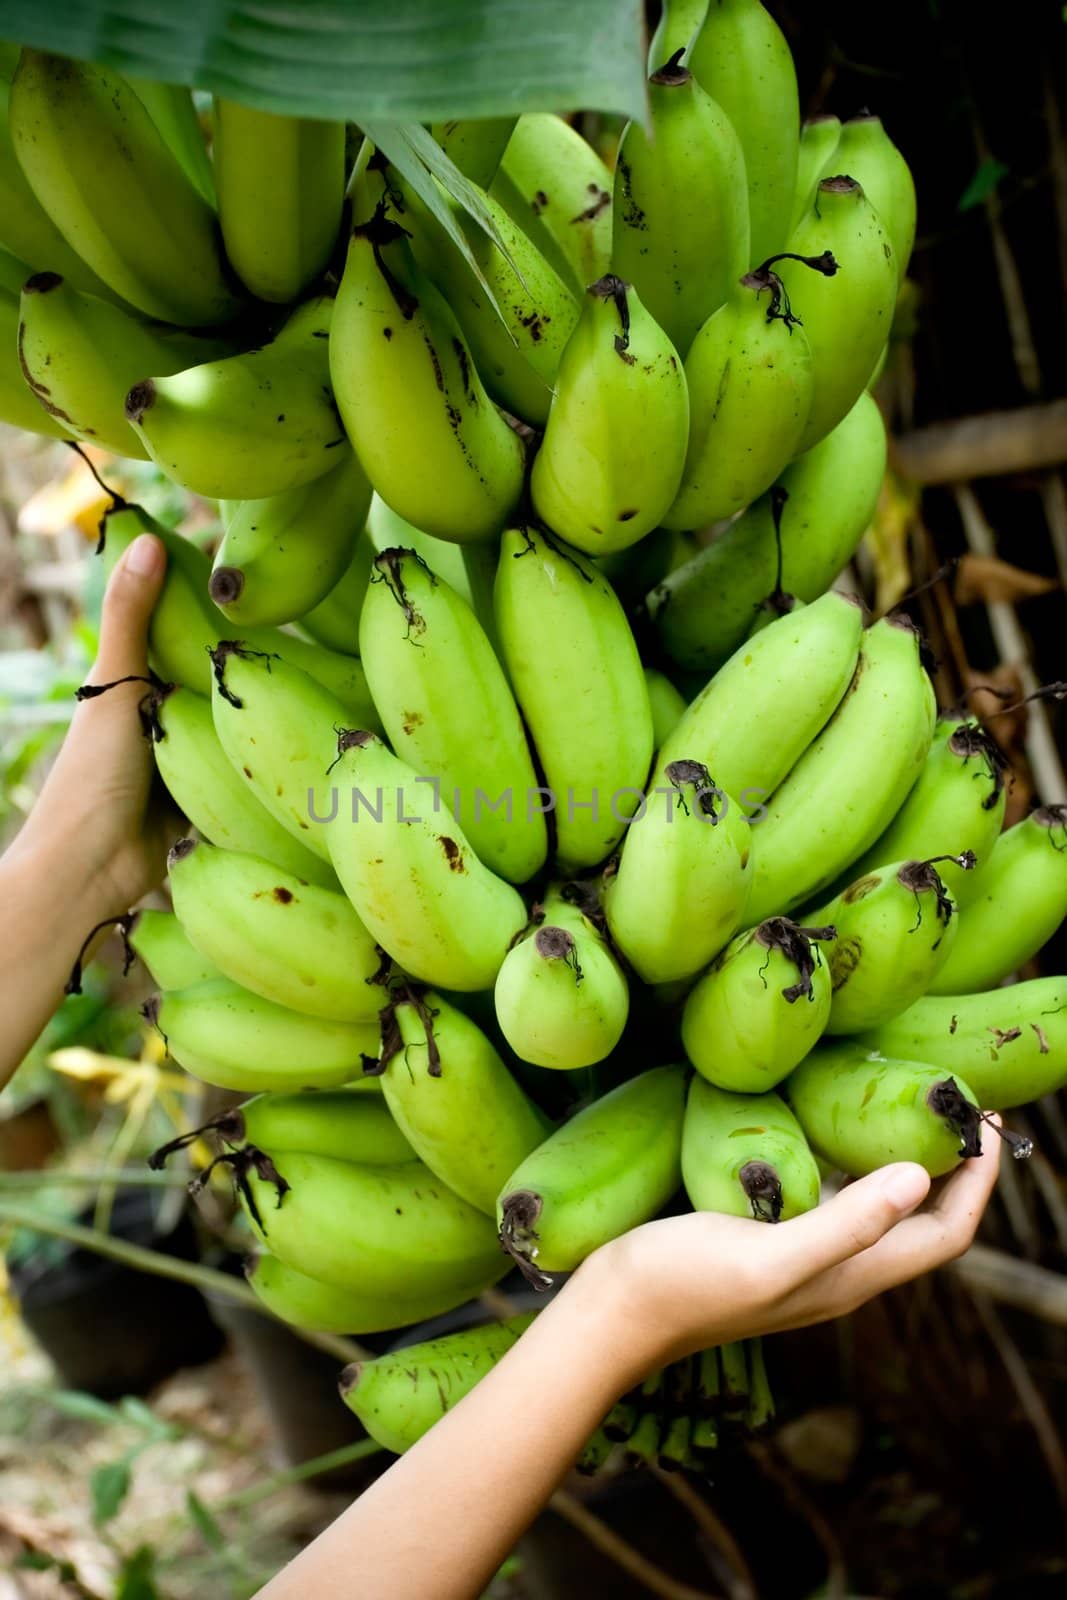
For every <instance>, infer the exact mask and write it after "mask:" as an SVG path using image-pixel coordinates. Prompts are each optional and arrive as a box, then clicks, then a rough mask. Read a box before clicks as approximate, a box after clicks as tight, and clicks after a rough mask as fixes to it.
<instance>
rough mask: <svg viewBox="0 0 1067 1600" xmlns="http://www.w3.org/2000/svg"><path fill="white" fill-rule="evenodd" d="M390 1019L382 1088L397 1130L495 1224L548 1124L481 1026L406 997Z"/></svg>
mask: <svg viewBox="0 0 1067 1600" xmlns="http://www.w3.org/2000/svg"><path fill="white" fill-rule="evenodd" d="M388 1019H389V1020H388V1025H387V1026H386V1027H385V1029H384V1039H385V1043H384V1044H383V1049H382V1055H381V1068H382V1069H384V1070H382V1076H381V1085H382V1093H383V1095H384V1097H385V1103H386V1105H387V1106H388V1107H389V1110H390V1111H391V1112H392V1114H393V1116H394V1118H395V1119H396V1123H397V1126H398V1127H399V1128H400V1129H401V1130H402V1131H403V1133H404V1134H405V1136H406V1137H407V1139H408V1140H409V1141H410V1143H411V1145H412V1146H413V1148H414V1150H415V1153H416V1155H417V1156H418V1157H419V1159H420V1160H421V1161H424V1162H425V1163H426V1165H427V1166H428V1167H429V1169H430V1171H431V1172H432V1173H433V1174H434V1175H435V1177H438V1178H440V1180H441V1182H442V1183H447V1184H448V1187H449V1188H450V1189H451V1190H452V1191H453V1192H454V1193H455V1194H458V1195H460V1196H461V1198H462V1199H464V1200H466V1201H467V1202H468V1204H469V1205H472V1206H474V1207H475V1208H476V1209H477V1210H479V1211H484V1212H486V1213H487V1214H488V1215H489V1216H493V1215H494V1214H495V1211H496V1198H497V1195H498V1194H499V1193H500V1189H501V1186H502V1184H504V1183H506V1181H507V1179H508V1176H509V1175H510V1174H511V1173H512V1172H513V1171H514V1170H515V1168H516V1167H517V1166H518V1164H519V1162H520V1161H523V1160H525V1158H526V1157H527V1156H528V1155H529V1154H530V1151H531V1150H534V1149H536V1148H537V1146H538V1145H539V1144H540V1143H541V1142H542V1141H543V1140H544V1138H545V1137H546V1135H547V1134H548V1132H549V1124H548V1122H547V1119H546V1118H545V1117H544V1115H543V1114H542V1113H541V1112H540V1111H539V1110H538V1109H537V1107H536V1106H535V1105H534V1103H533V1101H532V1100H528V1099H527V1097H526V1095H525V1094H524V1093H523V1092H522V1090H521V1089H520V1088H519V1085H518V1084H517V1083H516V1081H515V1079H514V1078H513V1077H512V1075H511V1073H510V1072H509V1071H508V1069H507V1067H506V1066H505V1065H504V1063H503V1061H502V1060H501V1059H500V1056H499V1055H498V1054H497V1052H496V1051H495V1050H494V1048H493V1046H492V1045H491V1044H490V1042H489V1040H488V1039H487V1038H486V1036H485V1034H484V1033H483V1032H482V1030H481V1029H480V1028H479V1027H478V1026H477V1024H476V1023H474V1022H472V1021H471V1020H470V1018H469V1017H466V1016H464V1015H463V1013H462V1011H458V1010H457V1009H456V1007H455V1006H452V1005H449V1003H448V1001H447V1000H443V999H442V998H441V996H440V995H437V994H434V993H432V992H430V993H425V994H415V993H410V992H407V991H405V990H403V989H401V990H400V991H399V993H398V994H397V995H396V997H395V999H394V1000H393V1003H392V1005H391V1007H390V1010H389V1013H388Z"/></svg>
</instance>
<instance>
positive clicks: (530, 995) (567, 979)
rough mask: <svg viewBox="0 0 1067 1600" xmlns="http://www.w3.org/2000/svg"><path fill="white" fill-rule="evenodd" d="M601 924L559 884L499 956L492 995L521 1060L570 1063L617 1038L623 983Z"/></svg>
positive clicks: (625, 993) (624, 1006) (592, 1057)
mask: <svg viewBox="0 0 1067 1600" xmlns="http://www.w3.org/2000/svg"><path fill="white" fill-rule="evenodd" d="M587 913H588V914H587ZM602 930H603V914H602V913H601V912H600V909H599V906H597V905H596V904H595V903H593V902H592V901H591V900H590V899H588V898H587V897H586V895H585V894H584V893H583V891H582V889H581V888H580V887H579V886H578V885H575V884H567V885H563V886H562V887H557V888H554V889H553V890H551V891H550V892H549V894H548V895H547V897H546V899H545V902H544V905H543V907H541V908H540V909H539V911H538V912H537V913H536V914H535V916H534V919H533V921H532V922H531V924H530V926H529V927H528V928H527V930H526V932H525V934H524V935H523V937H522V938H521V939H519V940H518V941H517V942H516V943H514V944H513V945H512V947H511V949H510V950H509V951H508V953H507V955H506V956H505V957H504V961H503V964H502V966H501V968H500V971H499V972H498V973H497V977H496V987H495V989H494V991H493V999H494V1004H495V1007H496V1018H497V1022H498V1023H499V1025H500V1031H501V1033H502V1034H503V1035H504V1038H505V1039H506V1040H507V1042H508V1044H509V1045H510V1046H511V1048H512V1049H513V1050H514V1052H515V1054H516V1055H517V1056H518V1057H519V1058H520V1060H522V1061H527V1062H530V1063H532V1064H533V1065H535V1066H539V1067H555V1068H561V1069H563V1070H567V1071H569V1070H573V1069H574V1068H577V1067H590V1066H593V1065H594V1063H596V1062H597V1061H603V1060H604V1059H605V1057H606V1056H609V1055H610V1054H611V1052H612V1051H613V1050H614V1049H615V1046H616V1045H617V1044H618V1043H619V1040H620V1039H621V1038H622V1035H623V1031H624V1029H625V1027H626V1019H627V1015H628V1013H629V1009H630V994H629V987H628V985H627V982H626V977H625V975H624V973H623V971H622V969H621V967H620V966H619V963H618V962H617V961H616V959H615V957H614V955H613V954H612V951H611V947H610V945H609V944H608V942H607V939H606V938H605V936H604V933H603V931H602ZM513 1165H515V1163H513ZM505 1176H506V1174H505ZM497 1192H498V1193H499V1186H498V1191H497Z"/></svg>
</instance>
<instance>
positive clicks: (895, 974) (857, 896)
mask: <svg viewBox="0 0 1067 1600" xmlns="http://www.w3.org/2000/svg"><path fill="white" fill-rule="evenodd" d="M969 859H970V858H969V857H965V856H957V857H956V858H955V861H956V865H957V866H961V867H963V868H964V869H966V865H967V862H968V861H969ZM935 860H936V858H935ZM816 915H817V917H818V920H819V921H820V922H828V923H830V924H832V925H833V927H835V928H836V929H837V938H836V940H835V941H834V943H833V945H832V946H831V948H830V952H829V962H830V978H831V981H832V983H833V992H834V993H833V1004H832V1005H831V1007H830V1018H829V1021H828V1022H827V1025H826V1031H827V1033H860V1032H862V1031H863V1030H864V1029H867V1028H876V1027H877V1026H878V1024H879V1023H880V1022H885V1021H886V1020H887V1019H888V1018H889V1017H892V1016H895V1015H896V1013H897V1012H898V1011H903V1010H904V1009H905V1007H907V1006H910V1005H911V1003H912V1001H913V1000H917V999H918V998H919V996H920V995H922V994H925V993H926V991H927V989H928V988H929V987H930V985H931V983H932V982H933V980H934V979H935V978H936V976H937V974H938V972H939V971H940V970H941V969H942V968H943V967H944V965H945V961H946V959H947V957H948V956H949V953H950V951H951V949H952V941H953V940H954V939H955V937H956V929H957V925H958V922H959V918H958V915H957V912H956V902H955V900H954V899H953V898H952V896H951V895H950V894H949V892H948V890H947V889H946V888H945V885H944V883H943V882H942V880H941V877H940V875H939V874H938V871H937V868H936V866H935V864H934V861H903V862H896V863H894V864H893V865H891V866H886V867H881V868H879V870H878V871H877V872H868V873H865V874H864V875H863V876H862V877H860V878H857V879H856V880H855V881H854V882H853V883H851V884H849V886H848V888H847V889H845V890H844V891H843V892H842V893H841V894H840V895H838V897H837V899H836V900H831V901H830V903H829V905H826V906H824V907H823V908H822V909H821V910H820V911H819V912H818V913H816Z"/></svg>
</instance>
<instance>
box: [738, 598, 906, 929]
mask: <svg viewBox="0 0 1067 1600" xmlns="http://www.w3.org/2000/svg"><path fill="white" fill-rule="evenodd" d="M919 644H920V641H919V636H918V634H917V632H916V630H915V627H914V625H913V624H912V623H911V622H909V621H908V619H907V618H906V617H903V616H900V615H892V616H888V617H884V618H883V619H882V621H881V622H877V623H875V625H874V627H873V628H869V629H868V630H867V633H866V636H865V638H864V642H863V647H862V649H861V650H860V656H859V663H858V665H857V667H856V674H855V676H854V678H853V680H852V685H851V687H850V689H849V691H848V693H847V694H846V695H845V698H844V700H842V702H841V704H840V705H839V706H838V708H837V710H836V711H835V712H834V714H833V716H832V717H831V718H830V720H829V722H828V723H827V724H826V726H825V728H824V729H823V731H822V732H821V733H820V734H819V736H818V738H817V739H815V741H814V742H813V743H812V744H811V745H810V746H809V747H808V749H807V750H806V751H805V753H804V755H802V756H801V758H800V760H799V761H798V762H797V764H796V766H795V767H794V768H793V769H792V771H791V772H790V774H789V776H788V777H787V778H786V779H785V781H784V782H783V783H781V784H780V785H779V786H778V788H777V789H776V790H775V792H774V794H773V795H772V797H771V799H770V800H769V802H768V803H767V809H766V813H765V815H764V816H763V817H762V818H761V819H760V822H759V829H758V833H757V834H756V838H755V846H756V848H755V852H754V854H755V862H754V867H753V874H752V892H751V895H750V897H749V902H748V909H747V912H746V916H747V918H748V921H749V922H750V923H756V922H762V921H763V919H764V917H768V916H772V915H774V914H776V913H780V912H786V911H789V910H791V909H792V907H794V906H798V905H802V904H803V903H804V902H805V901H807V900H810V899H811V897H812V896H813V895H815V894H818V893H819V891H820V890H822V889H825V888H827V887H828V886H829V885H830V884H831V883H833V882H834V880H835V879H836V878H837V876H838V874H839V873H841V872H843V871H844V869H845V867H847V866H848V864H849V863H850V862H852V861H855V860H856V859H857V857H859V856H861V855H862V854H863V853H864V851H865V850H867V849H869V847H870V846H871V844H873V842H874V840H875V839H877V838H878V837H879V835H880V834H881V833H883V832H884V831H885V828H886V826H887V824H888V823H889V821H890V819H891V818H892V817H893V816H894V815H895V813H896V812H897V810H898V809H899V808H900V805H901V803H902V801H903V800H904V797H905V796H906V795H907V793H908V790H909V789H910V788H911V786H912V784H913V783H914V782H915V780H916V778H917V776H918V774H919V773H920V772H921V770H922V766H923V762H924V761H925V760H926V756H927V752H928V751H929V749H930V743H931V741H932V739H933V732H934V719H935V716H936V708H935V704H934V691H933V687H932V685H931V683H930V680H929V678H928V677H927V675H926V670H925V668H924V667H923V664H922V661H921V659H920V650H919Z"/></svg>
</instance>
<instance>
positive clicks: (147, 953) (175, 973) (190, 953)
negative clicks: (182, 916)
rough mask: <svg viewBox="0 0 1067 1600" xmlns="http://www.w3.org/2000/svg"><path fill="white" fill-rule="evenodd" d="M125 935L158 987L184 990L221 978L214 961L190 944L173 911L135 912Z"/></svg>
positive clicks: (146, 910)
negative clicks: (132, 921)
mask: <svg viewBox="0 0 1067 1600" xmlns="http://www.w3.org/2000/svg"><path fill="white" fill-rule="evenodd" d="M127 937H128V938H129V942H130V948H131V949H132V950H133V951H134V953H135V954H136V955H137V956H138V957H139V959H140V960H141V961H143V962H144V964H145V966H146V967H147V968H148V971H149V974H150V975H151V978H152V981H153V982H154V983H155V984H157V985H158V987H159V988H160V989H188V988H189V986H190V985H191V984H194V983H206V982H207V980H208V979H209V978H221V977H222V973H221V972H220V971H219V969H218V967H217V966H216V965H215V963H214V962H213V961H210V960H209V959H208V958H207V956H205V955H202V954H201V952H200V951H199V950H198V949H197V948H196V946H195V945H194V944H193V943H192V941H191V940H190V938H189V935H188V934H187V933H186V932H185V929H184V928H183V927H182V925H181V923H180V922H179V921H178V919H177V917H176V916H175V915H174V913H173V911H152V910H148V909H145V910H142V911H138V913H137V921H136V922H135V923H134V925H133V928H132V929H131V930H130V933H129V934H128V936H127Z"/></svg>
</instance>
